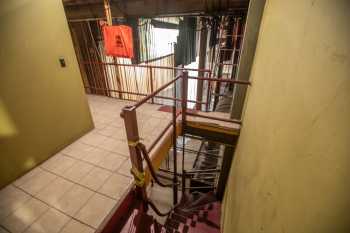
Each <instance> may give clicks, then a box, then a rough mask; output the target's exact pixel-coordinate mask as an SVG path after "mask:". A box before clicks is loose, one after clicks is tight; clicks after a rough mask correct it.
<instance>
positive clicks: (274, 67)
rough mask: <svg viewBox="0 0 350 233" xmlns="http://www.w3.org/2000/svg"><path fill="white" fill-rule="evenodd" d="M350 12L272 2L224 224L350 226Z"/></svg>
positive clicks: (236, 228) (284, 230)
mask: <svg viewBox="0 0 350 233" xmlns="http://www.w3.org/2000/svg"><path fill="white" fill-rule="evenodd" d="M349 12H350V1H348V0H337V1H333V0H294V1H287V0H284V1H283V0H279V1H278V0H267V1H266V6H265V11H264V14H263V19H262V24H261V29H260V35H259V39H258V45H257V50H256V54H255V60H254V64H253V68H252V72H251V80H252V82H253V84H252V87H251V88H250V90H249V95H248V99H247V103H246V108H245V114H244V119H243V128H242V131H241V136H240V139H239V143H238V146H237V150H236V153H235V159H234V162H233V165H232V170H231V173H230V179H229V182H228V186H227V189H226V195H225V203H224V206H223V211H224V220H223V232H225V233H257V232H266V233H331V232H332V233H333V232H334V233H335V232H336V233H346V232H350V221H349V220H350V217H349V210H350V182H349V177H350V14H349Z"/></svg>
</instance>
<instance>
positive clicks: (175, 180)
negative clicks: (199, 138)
mask: <svg viewBox="0 0 350 233" xmlns="http://www.w3.org/2000/svg"><path fill="white" fill-rule="evenodd" d="M173 96H174V106H173V138H172V139H173V160H174V176H173V182H174V186H173V204H174V205H176V204H177V200H178V197H177V189H178V188H177V185H176V184H177V182H178V181H177V147H176V139H177V133H176V82H174V95H173Z"/></svg>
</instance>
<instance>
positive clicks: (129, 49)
mask: <svg viewBox="0 0 350 233" xmlns="http://www.w3.org/2000/svg"><path fill="white" fill-rule="evenodd" d="M103 37H104V44H105V52H106V54H107V55H110V56H115V57H125V58H133V57H134V49H133V39H132V28H131V27H129V26H125V25H118V26H106V25H105V26H103Z"/></svg>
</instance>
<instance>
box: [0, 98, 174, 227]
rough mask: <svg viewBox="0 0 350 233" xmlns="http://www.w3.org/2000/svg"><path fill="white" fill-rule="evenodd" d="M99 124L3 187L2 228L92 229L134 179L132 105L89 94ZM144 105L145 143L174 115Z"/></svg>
mask: <svg viewBox="0 0 350 233" xmlns="http://www.w3.org/2000/svg"><path fill="white" fill-rule="evenodd" d="M88 100H89V105H90V109H91V112H92V115H93V119H94V124H95V129H94V130H92V131H91V132H89V133H88V134H86V135H84V136H83V137H81V138H80V139H78V140H77V141H75V142H74V143H72V144H71V145H69V146H67V147H66V148H65V149H63V150H62V151H60V152H59V153H57V154H56V155H54V156H52V157H51V158H50V159H49V160H47V161H46V162H44V163H43V164H41V165H40V166H38V167H36V168H34V169H33V170H32V171H30V172H28V173H27V174H25V175H24V176H22V177H20V178H19V179H17V180H16V181H15V182H13V183H12V184H10V185H8V186H7V187H5V188H4V189H2V190H0V233H3V232H12V233H17V232H26V233H28V232H30V233H58V232H60V233H91V232H95V230H96V229H97V228H98V227H99V225H100V224H101V223H102V221H103V220H104V218H105V217H106V216H107V214H108V213H109V212H110V210H111V209H112V208H113V207H114V206H115V205H116V204H117V202H118V200H119V198H120V197H121V196H122V195H123V193H125V191H126V190H127V188H128V187H129V186H130V184H131V181H132V179H131V176H130V162H129V159H128V147H127V143H126V136H125V129H124V125H123V120H122V119H121V118H120V117H119V114H120V111H121V109H122V107H123V106H125V105H127V104H129V103H128V102H126V101H119V100H115V99H111V98H107V97H101V96H93V95H89V96H88ZM158 108H159V106H157V105H150V104H146V105H145V106H142V107H141V108H139V109H138V115H137V117H138V124H139V128H140V134H141V137H142V138H143V140H144V142H145V144H146V145H148V144H149V143H151V142H152V140H154V139H155V137H157V134H158V133H159V132H160V129H161V128H162V127H163V128H164V127H165V125H166V124H167V123H168V122H169V120H170V119H171V114H168V113H164V112H159V111H157V109H158Z"/></svg>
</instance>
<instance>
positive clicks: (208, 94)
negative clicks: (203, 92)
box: [205, 71, 212, 112]
mask: <svg viewBox="0 0 350 233" xmlns="http://www.w3.org/2000/svg"><path fill="white" fill-rule="evenodd" d="M211 74H212V72H211V71H210V72H209V73H208V77H209V79H210V78H211ZM209 106H210V80H208V86H207V103H206V104H205V111H206V112H209Z"/></svg>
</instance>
